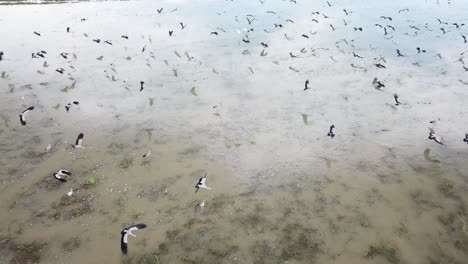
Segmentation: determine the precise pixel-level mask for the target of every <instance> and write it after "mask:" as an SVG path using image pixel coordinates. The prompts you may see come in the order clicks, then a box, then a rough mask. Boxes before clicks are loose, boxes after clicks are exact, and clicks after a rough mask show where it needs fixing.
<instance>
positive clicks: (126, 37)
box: [120, 35, 128, 39]
mask: <svg viewBox="0 0 468 264" xmlns="http://www.w3.org/2000/svg"><path fill="white" fill-rule="evenodd" d="M120 37H121V38H124V39H128V36H127V35H122V36H120Z"/></svg>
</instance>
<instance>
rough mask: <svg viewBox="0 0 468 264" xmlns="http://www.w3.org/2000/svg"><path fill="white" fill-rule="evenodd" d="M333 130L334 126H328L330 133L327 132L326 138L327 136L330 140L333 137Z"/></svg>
mask: <svg viewBox="0 0 468 264" xmlns="http://www.w3.org/2000/svg"><path fill="white" fill-rule="evenodd" d="M333 129H335V125H331V126H330V131H329V132H328V134H327V136H329V137H331V138H334V137H335V133H333Z"/></svg>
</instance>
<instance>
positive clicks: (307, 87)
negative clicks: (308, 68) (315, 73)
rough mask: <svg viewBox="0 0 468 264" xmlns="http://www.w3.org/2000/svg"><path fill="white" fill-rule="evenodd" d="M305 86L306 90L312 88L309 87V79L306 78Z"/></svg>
mask: <svg viewBox="0 0 468 264" xmlns="http://www.w3.org/2000/svg"><path fill="white" fill-rule="evenodd" d="M304 86H305V87H304V91H305V90H308V89H310V87H309V80H306V81H305V85H304Z"/></svg>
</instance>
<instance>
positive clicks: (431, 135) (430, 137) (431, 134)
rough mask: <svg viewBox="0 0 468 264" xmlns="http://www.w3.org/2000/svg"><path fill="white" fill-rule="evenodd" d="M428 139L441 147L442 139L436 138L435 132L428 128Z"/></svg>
mask: <svg viewBox="0 0 468 264" xmlns="http://www.w3.org/2000/svg"><path fill="white" fill-rule="evenodd" d="M428 139H430V140H434V141H435V142H437V143H439V144H440V145H443V143H442V139H441V138H440V137H438V136H436V134H435V131H434V129H433V128H431V127H429V137H428Z"/></svg>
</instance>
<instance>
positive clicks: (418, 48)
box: [416, 47, 426, 53]
mask: <svg viewBox="0 0 468 264" xmlns="http://www.w3.org/2000/svg"><path fill="white" fill-rule="evenodd" d="M416 50H417V51H418V53H421V52H423V53H425V52H426V50H423V49H421V48H420V47H416Z"/></svg>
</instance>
